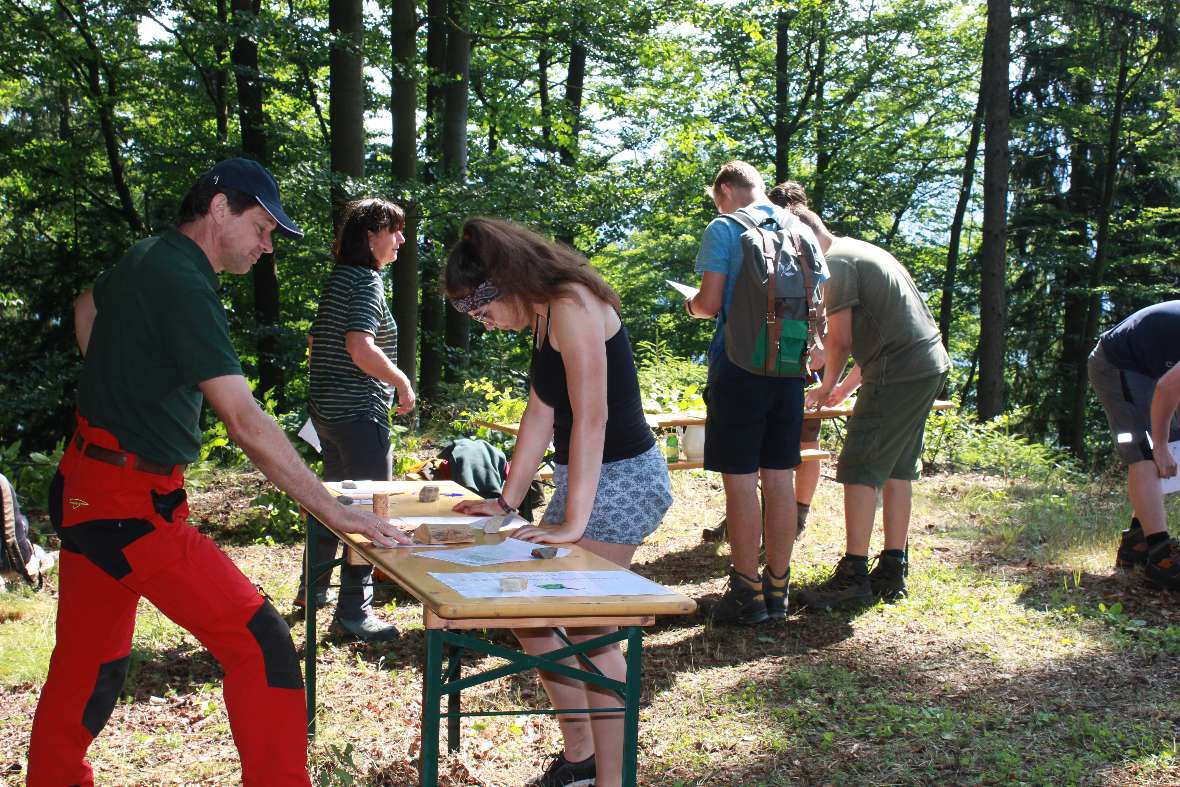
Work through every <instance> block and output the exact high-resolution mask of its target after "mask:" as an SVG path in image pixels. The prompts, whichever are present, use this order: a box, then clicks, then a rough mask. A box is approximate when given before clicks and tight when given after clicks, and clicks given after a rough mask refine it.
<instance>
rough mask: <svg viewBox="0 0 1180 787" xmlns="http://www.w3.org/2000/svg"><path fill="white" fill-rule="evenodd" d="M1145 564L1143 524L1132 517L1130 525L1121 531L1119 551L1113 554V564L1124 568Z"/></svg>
mask: <svg viewBox="0 0 1180 787" xmlns="http://www.w3.org/2000/svg"><path fill="white" fill-rule="evenodd" d="M1145 565H1147V539H1146V538H1144V537H1143V526H1142V525H1140V524H1139V520H1138V519H1135V518H1132V519H1131V526H1130V527H1129V528H1127V529H1126V530H1124V531H1123V537H1122V539H1121V540H1120V541H1119V551H1118V553H1117V554H1116V555H1115V559H1114V566H1115V568H1121V569H1125V570H1131V569H1134V568H1137V567H1143V566H1145Z"/></svg>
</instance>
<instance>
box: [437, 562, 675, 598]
mask: <svg viewBox="0 0 1180 787" xmlns="http://www.w3.org/2000/svg"><path fill="white" fill-rule="evenodd" d="M432 557H434V558H439V557H441V555H432ZM429 573H430V576H432V577H434V578H435V579H437V580H438V581H439V582H442V583H443V584H444V585H446V586H447V587H449V588H451V589H452V590H454V591H455V592H457V593H459V594H460V595H462V596H466V597H467V598H528V597H537V596H572V597H586V596H667V595H671V594H672V593H673V592H674V591H671V590H668V588H666V587H663V586H662V585H657V584H656V583H655V582H652V581H651V580H650V579H644V578H643V577H641V576H639V575H638V574H632V573H631V572H630V571H488V572H481V573H478V574H476V573H471V574H444V573H442V572H435V571H431V572H429ZM505 577H516V578H519V579H523V580H525V581H526V582H527V583H528V584H527V585H526V587H525V589H524V590H500V580H501V579H503V578H505Z"/></svg>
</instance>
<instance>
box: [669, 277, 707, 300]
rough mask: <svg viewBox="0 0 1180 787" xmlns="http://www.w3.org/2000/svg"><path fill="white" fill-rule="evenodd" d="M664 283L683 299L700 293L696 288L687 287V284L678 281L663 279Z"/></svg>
mask: <svg viewBox="0 0 1180 787" xmlns="http://www.w3.org/2000/svg"><path fill="white" fill-rule="evenodd" d="M664 281H666V282H668V286H669V287H671V288H672V289H674V290H676V292H678V293H680V294H681V295H683V296H684V297H685V298H692V297H694V296H695V295H696V294H697V293H698V292H700V290H699V289H697V288H696V287H689V286H688V285H687V284H681V283H680V282H678V281H672V280H671V279H664Z"/></svg>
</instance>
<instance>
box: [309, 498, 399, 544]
mask: <svg viewBox="0 0 1180 787" xmlns="http://www.w3.org/2000/svg"><path fill="white" fill-rule="evenodd" d="M334 519H335V521H333V522H330V523H329V524H331V525H332V527H334V528H336V529H337V530H339V531H341V532H342V533H356V534H357V535H361V536H364V537H365V538H367V539H369V540H370V541H372V542H373V543H374V544H376V545H377V546H380V547H393V546H396V545H397V544H412V543H413V539H412V538H410V536H408V535H407V534H406V533H403V532H402V531H401V530H399V529H398V528H396V527H394V526H393V525H391V524H389V522H387V521H385V520H384V519H382V518H381V517H379V516H377V515H375V514H373V513H372V512H371V511H362V510H360V509H356V508H346V507H344V506H341V507H340V509H339V511H338V515H337V516H336V517H335V518H334Z"/></svg>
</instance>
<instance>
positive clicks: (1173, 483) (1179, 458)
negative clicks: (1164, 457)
mask: <svg viewBox="0 0 1180 787" xmlns="http://www.w3.org/2000/svg"><path fill="white" fill-rule="evenodd" d="M1168 450H1169V451H1171V452H1172V460H1173V461H1174V462H1175V463H1176V464H1178V465H1180V440H1176V441H1174V442H1171V443H1168ZM1160 491H1161V492H1162V493H1164V494H1165V495H1170V494H1172V493H1173V492H1180V473H1176V475H1174V476H1172V477H1171V478H1161V479H1160Z"/></svg>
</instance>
